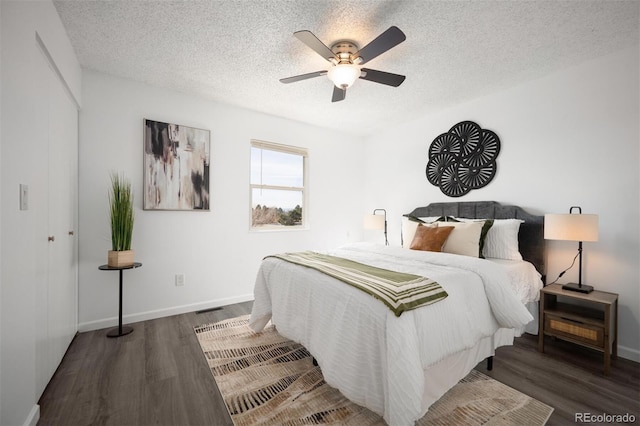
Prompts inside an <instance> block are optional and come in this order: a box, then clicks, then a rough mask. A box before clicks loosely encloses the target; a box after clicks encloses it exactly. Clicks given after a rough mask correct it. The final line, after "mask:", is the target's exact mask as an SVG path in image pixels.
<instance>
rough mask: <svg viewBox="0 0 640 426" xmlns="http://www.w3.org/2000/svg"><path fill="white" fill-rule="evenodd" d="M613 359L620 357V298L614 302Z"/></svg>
mask: <svg viewBox="0 0 640 426" xmlns="http://www.w3.org/2000/svg"><path fill="white" fill-rule="evenodd" d="M613 308H614V309H615V312H614V313H613V356H612V358H613V359H616V358H618V299H616V301H615V303H614V304H613Z"/></svg>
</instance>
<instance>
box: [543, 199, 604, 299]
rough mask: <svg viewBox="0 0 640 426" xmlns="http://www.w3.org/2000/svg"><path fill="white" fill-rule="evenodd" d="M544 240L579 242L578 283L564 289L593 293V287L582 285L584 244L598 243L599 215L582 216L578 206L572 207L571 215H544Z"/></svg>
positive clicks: (564, 286)
mask: <svg viewBox="0 0 640 426" xmlns="http://www.w3.org/2000/svg"><path fill="white" fill-rule="evenodd" d="M574 209H577V210H578V213H577V214H576V213H573V210H574ZM544 239H545V240H561V241H577V242H578V254H577V257H578V259H579V262H578V268H579V269H578V282H577V283H568V284H564V285H563V286H562V288H563V289H564V290H571V291H578V292H580V293H591V292H592V291H593V287H592V286H590V285H584V284H582V242H583V241H598V215H596V214H582V209H581V208H580V207H577V206H573V207H571V208H570V209H569V214H546V215H544ZM574 261H575V259H574ZM572 265H573V264H572Z"/></svg>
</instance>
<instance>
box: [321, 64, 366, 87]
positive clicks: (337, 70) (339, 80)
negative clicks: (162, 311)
mask: <svg viewBox="0 0 640 426" xmlns="http://www.w3.org/2000/svg"><path fill="white" fill-rule="evenodd" d="M327 76H328V77H329V80H331V81H332V82H333V84H335V85H336V87H339V88H340V89H346V88H347V87H351V85H352V84H353V82H354V81H356V79H357V78H358V77H360V68H358V67H357V66H355V65H352V64H338V65H336V66H335V67H331V68H330V69H329V72H328V73H327Z"/></svg>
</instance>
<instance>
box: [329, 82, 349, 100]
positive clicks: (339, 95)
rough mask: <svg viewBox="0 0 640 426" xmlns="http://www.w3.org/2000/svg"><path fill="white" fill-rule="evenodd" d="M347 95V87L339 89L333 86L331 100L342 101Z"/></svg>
mask: <svg viewBox="0 0 640 426" xmlns="http://www.w3.org/2000/svg"><path fill="white" fill-rule="evenodd" d="M346 96H347V89H341V88H339V87H338V86H335V85H334V86H333V96H332V97H331V102H339V101H344V98H345V97H346Z"/></svg>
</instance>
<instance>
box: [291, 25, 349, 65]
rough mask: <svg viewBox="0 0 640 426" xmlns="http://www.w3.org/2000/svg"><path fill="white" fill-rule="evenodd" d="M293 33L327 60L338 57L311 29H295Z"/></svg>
mask: <svg viewBox="0 0 640 426" xmlns="http://www.w3.org/2000/svg"><path fill="white" fill-rule="evenodd" d="M293 35H294V36H295V37H296V38H297V39H298V40H300V41H301V42H303V43H304V44H306V45H307V46H309V47H310V48H311V49H313V50H314V51H315V52H316V53H317V54H318V55H320V56H322V57H323V58H325V59H326V60H327V61H330V60H331V59H338V58H337V57H336V55H335V53H333V52H332V51H331V49H329V48H328V47H327V46H326V45H325V44H324V43H323V42H321V41H320V40H319V39H318V37H316V36H315V35H314V34H313V33H312V32H311V31H308V30H302V31H296V32H295V33H293Z"/></svg>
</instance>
